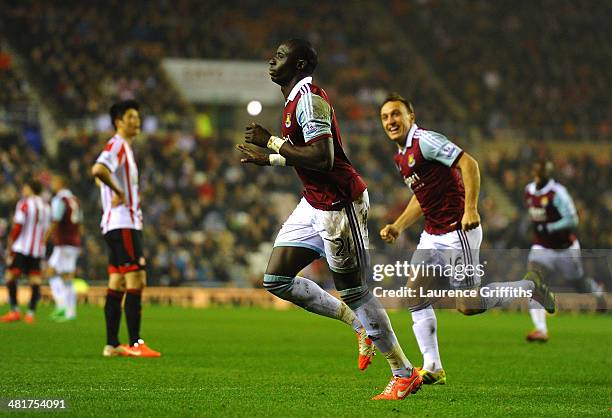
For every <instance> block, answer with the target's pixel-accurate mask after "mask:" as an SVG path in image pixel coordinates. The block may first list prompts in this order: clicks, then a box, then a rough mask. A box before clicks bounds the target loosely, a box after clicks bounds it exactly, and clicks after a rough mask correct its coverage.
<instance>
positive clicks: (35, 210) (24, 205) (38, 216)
mask: <svg viewBox="0 0 612 418" xmlns="http://www.w3.org/2000/svg"><path fill="white" fill-rule="evenodd" d="M13 223H15V224H19V225H21V231H20V233H19V235H18V236H17V238H16V239H15V241H14V242H13V246H12V247H11V250H12V251H13V252H15V253H19V254H23V255H27V256H30V257H34V258H42V257H44V256H45V248H46V247H45V242H44V237H45V233H46V232H47V229H48V228H49V225H50V224H51V207H50V206H49V204H48V203H46V202H45V201H44V200H43V198H42V197H40V196H30V197H27V198H24V199H21V200H20V201H19V202H17V207H16V208H15V216H14V217H13Z"/></svg>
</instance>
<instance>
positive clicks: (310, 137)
mask: <svg viewBox="0 0 612 418" xmlns="http://www.w3.org/2000/svg"><path fill="white" fill-rule="evenodd" d="M269 64H270V77H271V79H272V81H273V82H275V83H276V84H278V85H280V86H281V91H282V93H283V95H284V97H285V109H284V110H283V113H282V127H281V137H276V136H273V135H271V134H270V132H268V131H267V130H266V129H264V128H262V127H261V126H259V125H256V124H251V125H250V126H248V127H247V129H246V133H245V140H246V142H247V143H248V144H254V145H257V146H259V147H262V148H266V147H267V148H269V149H270V150H272V151H273V153H272V154H267V153H264V152H262V151H260V150H254V149H251V148H249V147H247V146H245V145H243V144H241V145H238V149H239V150H240V151H241V152H242V153H243V154H244V157H243V158H242V160H241V161H242V162H243V163H254V164H257V165H274V166H285V165H290V166H294V167H295V170H296V172H297V174H298V176H299V177H300V179H301V180H302V183H303V184H304V191H303V198H302V200H301V201H300V203H299V204H298V206H297V207H296V208H295V210H294V211H293V213H292V214H291V216H289V218H288V219H287V221H286V222H285V223H284V224H283V226H282V228H281V230H280V232H279V233H278V236H277V237H276V241H275V243H274V249H273V251H272V255H271V256H270V261H269V262H268V267H267V269H266V273H265V275H264V287H265V288H266V289H267V290H268V291H270V292H271V293H273V294H275V295H276V296H278V297H280V298H282V299H285V300H288V301H290V302H293V303H294V304H296V305H298V306H300V307H302V308H304V309H306V310H308V311H310V312H314V313H316V314H319V315H323V316H327V317H330V318H335V319H338V320H341V321H343V322H345V323H347V324H349V325H351V326H352V327H353V329H355V331H357V332H358V334H359V335H360V340H361V343H362V344H361V346H362V349H361V350H360V356H361V359H360V368H362V369H363V368H365V366H367V363H368V362H369V361H370V357H371V355H372V351H373V347H371V346H370V347H367V344H366V341H365V340H366V338H367V336H369V337H370V338H371V339H372V341H373V342H374V344H375V345H376V347H377V348H378V349H379V350H380V351H381V352H382V353H383V355H384V356H385V358H386V359H387V360H388V362H389V365H390V366H391V369H392V372H393V378H392V379H391V381H390V382H389V384H388V385H387V388H386V389H385V390H384V391H383V392H382V393H381V394H380V395H378V396H376V397H374V398H373V399H403V398H405V397H406V396H407V395H408V394H409V393H415V392H416V391H417V390H418V389H419V388H420V386H421V384H422V379H421V377H420V376H419V374H418V372H417V371H416V370H415V369H414V368H413V367H412V365H411V364H410V362H409V361H408V359H407V358H406V356H405V355H404V353H403V351H402V349H401V347H400V345H399V343H398V341H397V338H396V337H395V333H394V331H393V328H392V327H391V323H390V322H389V318H388V316H387V313H386V312H385V310H384V309H383V308H382V306H381V305H380V303H379V301H378V300H377V299H376V298H375V297H373V296H372V294H371V293H370V291H369V289H368V287H367V286H366V284H365V280H364V272H365V268H366V264H367V261H366V260H367V253H366V249H367V245H368V234H367V225H366V223H367V217H368V209H369V201H368V193H367V190H366V185H365V183H364V182H363V180H362V179H361V177H360V176H359V174H357V172H356V171H355V169H354V168H353V166H352V165H351V163H350V161H349V160H348V158H347V157H346V155H345V154H344V151H343V149H342V140H341V137H340V131H339V129H338V124H337V122H336V117H335V114H334V110H333V108H332V106H331V104H330V101H329V98H328V97H327V94H326V93H325V91H324V90H323V89H321V88H320V87H319V86H317V85H315V84H313V83H312V77H311V76H312V74H313V72H314V69H315V67H316V66H317V53H316V51H315V50H314V49H313V47H312V46H311V45H310V43H308V42H307V41H304V40H301V39H292V40H289V41H286V42H283V43H282V44H281V45H280V46H279V47H278V49H277V50H276V53H275V54H274V56H273V57H272V58H271V59H270V62H269ZM323 256H324V257H326V259H327V263H328V265H329V267H330V269H331V271H332V273H333V277H334V282H335V285H336V288H337V289H338V290H339V291H340V295H341V297H342V300H343V301H344V302H345V303H346V304H345V303H343V302H341V301H339V300H338V299H336V298H334V297H333V296H332V295H330V294H329V293H327V292H326V291H324V290H323V289H321V288H320V287H319V286H318V285H317V284H316V283H314V282H313V281H311V280H308V279H306V278H304V277H300V276H298V273H299V272H300V271H301V270H302V269H303V268H304V267H306V266H307V265H308V264H310V263H311V262H313V261H314V260H315V259H317V258H319V257H323ZM347 305H348V306H347ZM349 308H350V309H349ZM361 324H363V327H364V328H365V332H364V330H363V329H362V325H361ZM366 333H367V336H366ZM364 345H365V347H364Z"/></svg>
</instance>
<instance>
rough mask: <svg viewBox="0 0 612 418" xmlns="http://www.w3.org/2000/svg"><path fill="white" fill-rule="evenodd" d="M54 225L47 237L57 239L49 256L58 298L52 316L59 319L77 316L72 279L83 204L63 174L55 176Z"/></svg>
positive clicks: (53, 290) (52, 284)
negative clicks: (67, 184)
mask: <svg viewBox="0 0 612 418" xmlns="http://www.w3.org/2000/svg"><path fill="white" fill-rule="evenodd" d="M51 190H52V191H53V193H55V196H53V199H51V221H52V222H51V227H50V228H49V230H48V231H47V238H51V239H52V240H53V245H54V247H53V253H52V254H51V257H49V268H48V271H47V274H46V276H47V277H51V278H50V279H49V287H50V288H51V293H52V295H53V300H54V301H55V311H54V312H53V313H52V314H51V319H53V320H55V321H57V322H64V321H70V320H73V319H75V318H76V301H77V300H76V299H77V295H76V291H75V289H74V287H73V286H72V279H73V278H74V273H75V271H76V264H77V259H78V258H79V253H80V252H81V248H80V247H81V221H82V214H81V205H80V203H79V199H77V198H76V196H75V195H74V194H72V192H71V191H70V190H69V189H68V188H67V187H66V179H65V178H64V177H63V176H62V175H59V174H55V175H53V178H52V179H51Z"/></svg>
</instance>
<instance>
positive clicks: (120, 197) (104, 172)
mask: <svg viewBox="0 0 612 418" xmlns="http://www.w3.org/2000/svg"><path fill="white" fill-rule="evenodd" d="M91 175H92V176H94V178H96V179H98V180H100V181H101V182H102V183H104V184H106V185H107V186H108V187H110V188H111V189H112V190H113V192H114V193H115V195H114V196H113V202H112V205H113V206H118V205H121V204H123V205H125V204H127V201H126V199H125V194H124V193H123V190H121V188H119V186H117V185H116V184H115V182H114V181H113V178H112V176H111V172H110V170H109V169H108V168H107V167H106V166H105V165H104V164H100V163H95V164H94V165H93V167H91Z"/></svg>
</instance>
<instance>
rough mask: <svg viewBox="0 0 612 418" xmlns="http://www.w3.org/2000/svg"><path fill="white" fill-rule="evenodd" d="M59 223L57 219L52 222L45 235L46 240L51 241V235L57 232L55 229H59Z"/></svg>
mask: <svg viewBox="0 0 612 418" xmlns="http://www.w3.org/2000/svg"><path fill="white" fill-rule="evenodd" d="M57 225H58V223H57V221H53V222H51V225H50V226H49V229H47V232H45V236H44V238H43V240H44V242H47V241H49V237H52V236H53V234H55V231H56V230H57Z"/></svg>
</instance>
